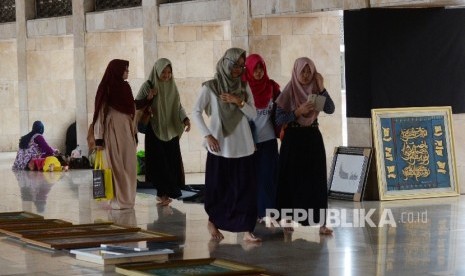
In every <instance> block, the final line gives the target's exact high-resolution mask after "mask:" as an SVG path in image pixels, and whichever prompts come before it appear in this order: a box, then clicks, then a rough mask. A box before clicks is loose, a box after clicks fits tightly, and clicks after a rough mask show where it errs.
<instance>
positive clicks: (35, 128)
mask: <svg viewBox="0 0 465 276" xmlns="http://www.w3.org/2000/svg"><path fill="white" fill-rule="evenodd" d="M35 134H44V124H43V123H42V122H41V121H35V122H34V123H33V124H32V130H31V131H30V132H29V133H28V134H26V135H24V136H22V137H21V138H20V139H19V148H20V149H27V147H28V146H29V141H31V138H32V137H33V136H34V135H35Z"/></svg>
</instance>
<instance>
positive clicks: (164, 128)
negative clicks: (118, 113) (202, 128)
mask: <svg viewBox="0 0 465 276" xmlns="http://www.w3.org/2000/svg"><path fill="white" fill-rule="evenodd" d="M167 66H170V67H171V68H172V65H171V61H170V60H169V59H166V58H160V59H158V60H157V61H156V62H155V64H154V66H153V68H152V71H151V72H150V74H149V77H148V79H147V80H146V81H145V82H144V83H143V84H142V86H141V88H140V89H139V93H138V94H137V97H136V99H138V100H141V99H145V98H146V97H147V95H148V94H149V92H150V89H155V90H157V91H158V93H157V95H155V97H154V98H153V101H152V112H153V117H152V118H151V119H150V123H151V125H152V129H153V131H154V133H155V135H156V136H157V137H158V139H160V140H162V141H169V140H171V139H173V138H174V137H177V136H181V134H182V133H183V131H184V124H183V122H181V118H180V113H179V110H180V109H181V100H180V97H179V91H178V87H177V86H176V83H175V81H174V78H173V76H171V78H170V79H169V80H167V81H160V75H161V73H162V72H163V70H164V69H165V68H166V67H167Z"/></svg>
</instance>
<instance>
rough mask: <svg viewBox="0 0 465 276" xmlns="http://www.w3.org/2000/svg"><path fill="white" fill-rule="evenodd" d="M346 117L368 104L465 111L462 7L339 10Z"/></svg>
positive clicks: (364, 114) (360, 113)
mask: <svg viewBox="0 0 465 276" xmlns="http://www.w3.org/2000/svg"><path fill="white" fill-rule="evenodd" d="M344 40H345V61H346V99H347V117H361V118H369V117H371V109H372V108H396V107H424V106H452V110H453V113H465V9H442V8H434V9H365V10H357V11H344Z"/></svg>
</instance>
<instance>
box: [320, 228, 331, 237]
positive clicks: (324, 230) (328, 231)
mask: <svg viewBox="0 0 465 276" xmlns="http://www.w3.org/2000/svg"><path fill="white" fill-rule="evenodd" d="M332 234H333V230H332V229H329V228H328V227H326V226H321V227H320V235H332Z"/></svg>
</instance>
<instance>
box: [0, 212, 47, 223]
mask: <svg viewBox="0 0 465 276" xmlns="http://www.w3.org/2000/svg"><path fill="white" fill-rule="evenodd" d="M43 219H44V217H43V216H41V215H38V214H34V213H31V212H26V211H19V212H3V213H0V224H3V223H10V222H19V221H32V220H43Z"/></svg>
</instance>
